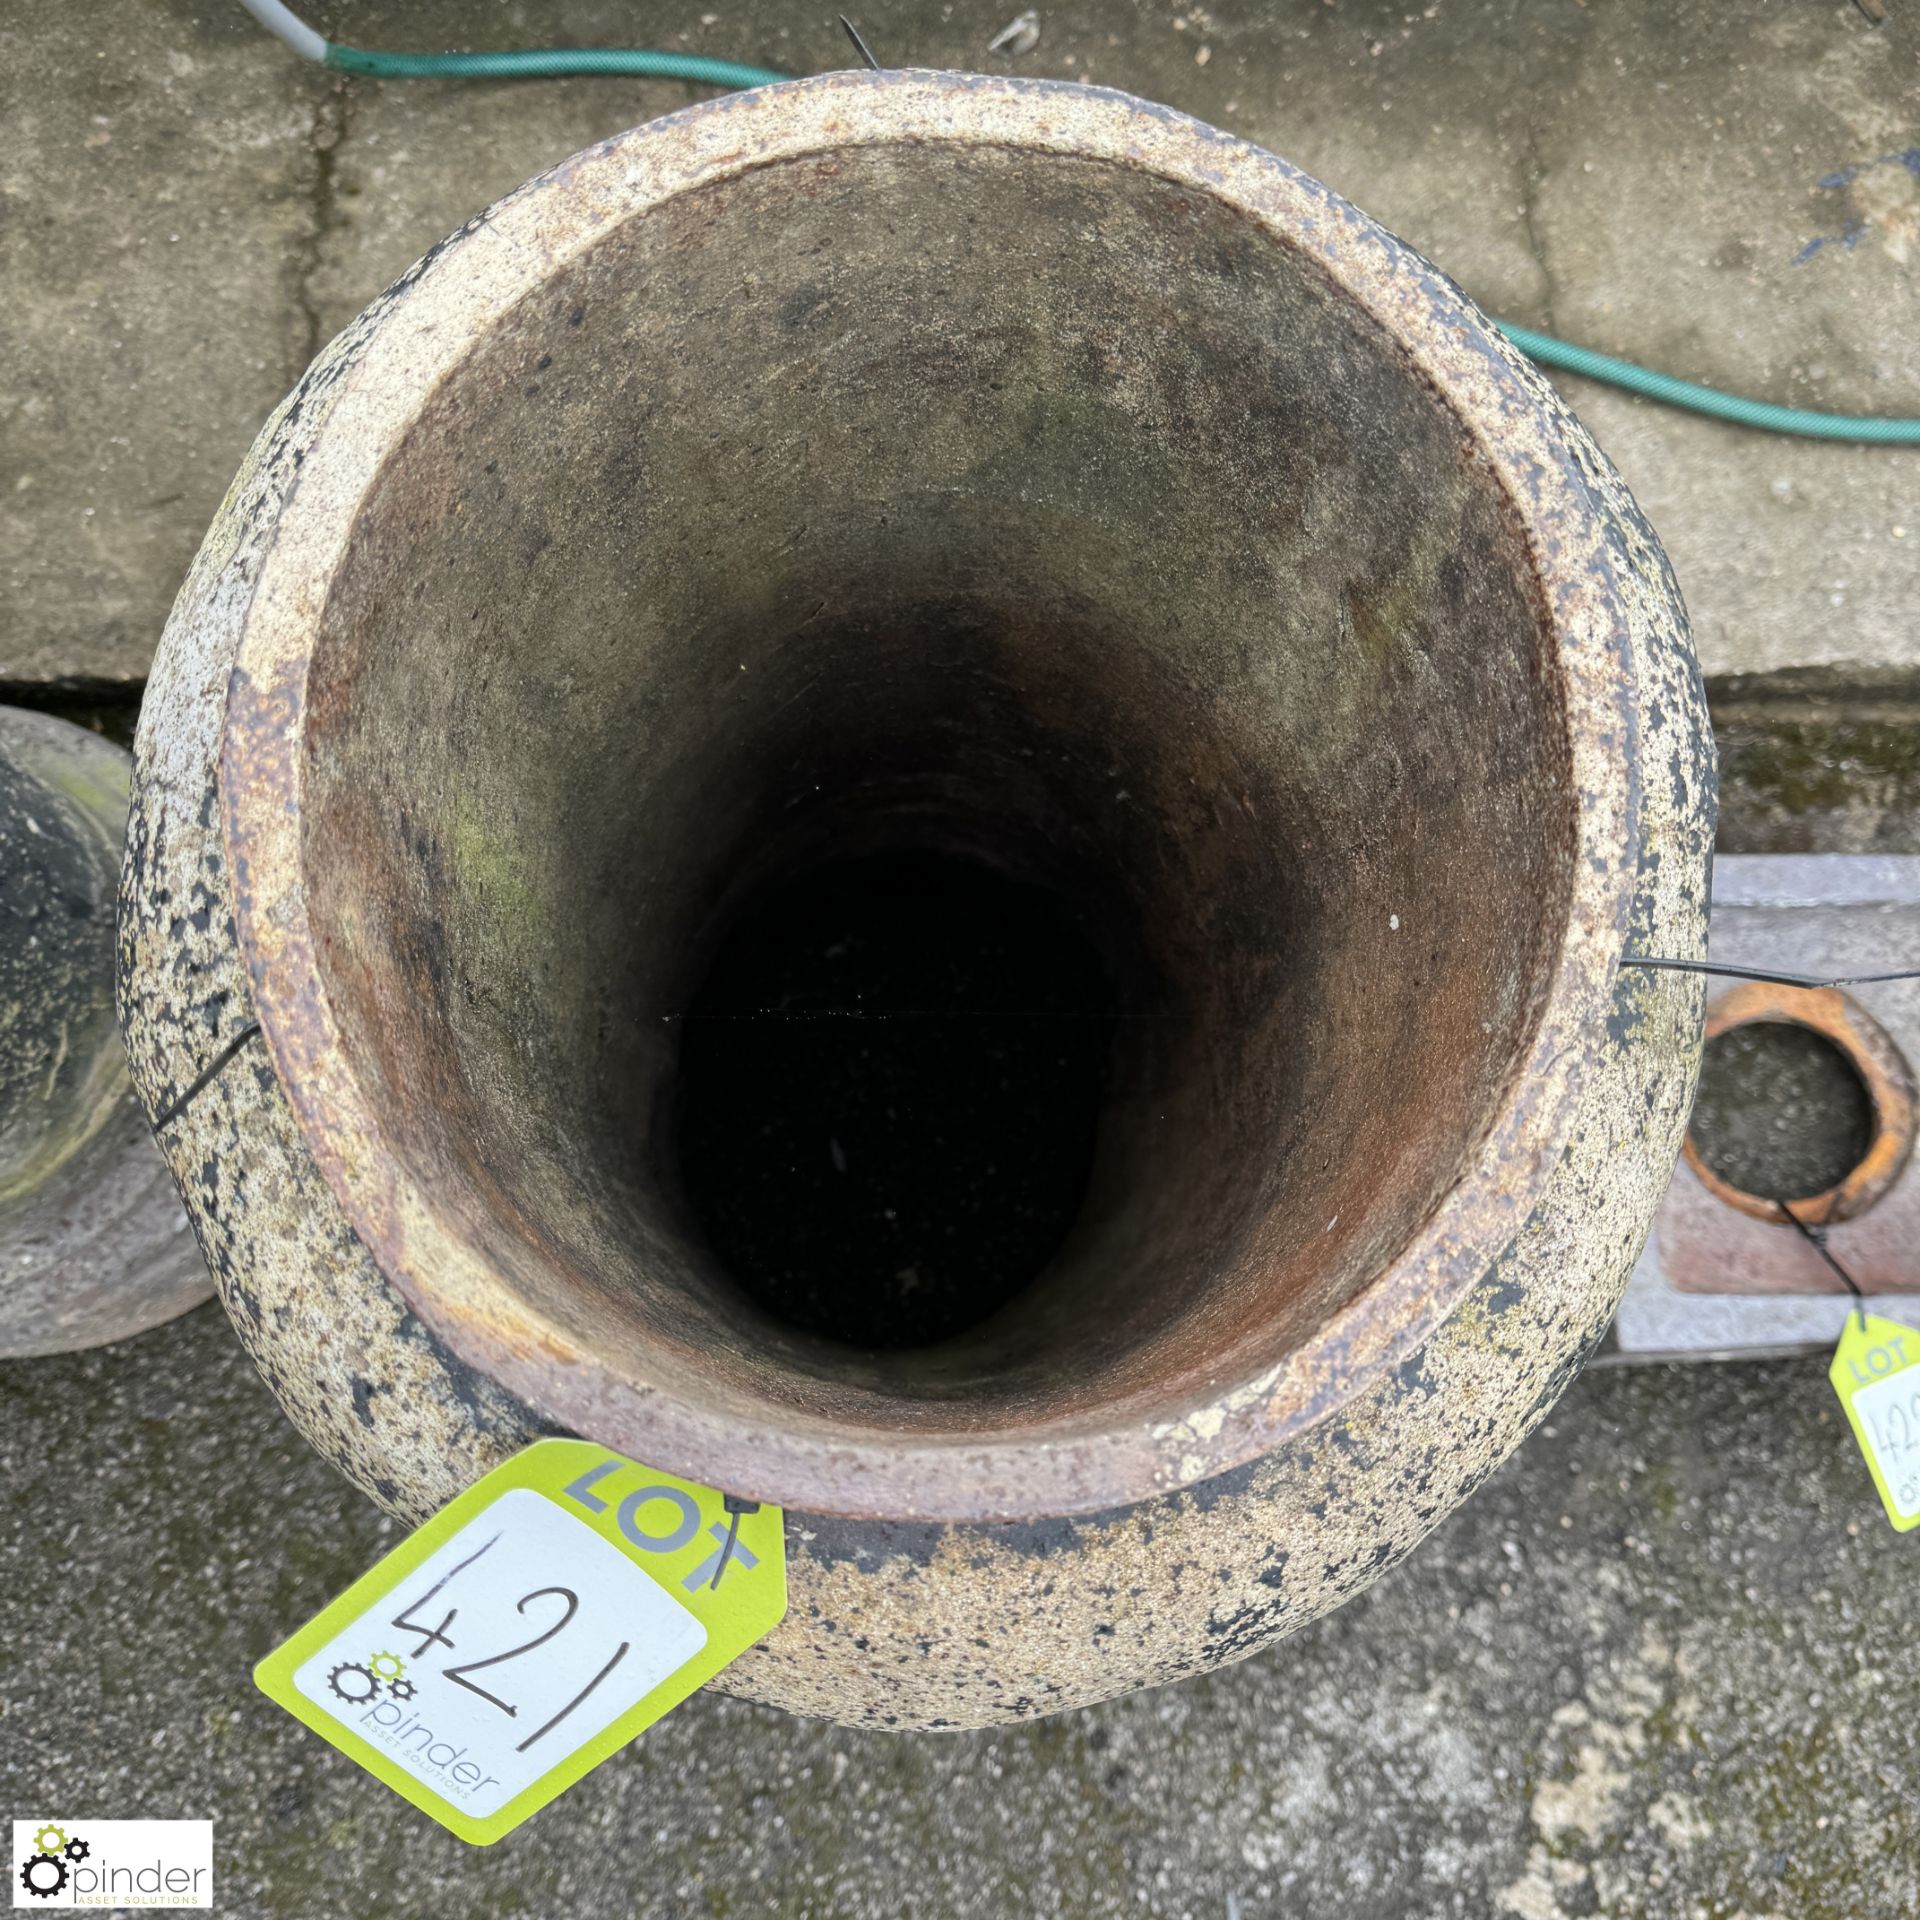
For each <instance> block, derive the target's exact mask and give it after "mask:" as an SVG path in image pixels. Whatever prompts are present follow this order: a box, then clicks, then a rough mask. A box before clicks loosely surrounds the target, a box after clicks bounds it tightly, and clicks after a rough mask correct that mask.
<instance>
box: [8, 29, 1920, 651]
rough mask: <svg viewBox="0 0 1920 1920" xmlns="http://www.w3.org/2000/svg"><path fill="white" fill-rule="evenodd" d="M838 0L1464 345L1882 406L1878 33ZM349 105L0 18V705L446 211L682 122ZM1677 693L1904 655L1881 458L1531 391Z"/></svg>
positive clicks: (616, 87) (242, 54)
mask: <svg viewBox="0 0 1920 1920" xmlns="http://www.w3.org/2000/svg"><path fill="white" fill-rule="evenodd" d="M1017 11H1019V0H940V3H939V4H934V0H860V4H859V6H858V8H857V12H858V17H859V22H860V24H861V26H862V27H863V29H864V30H865V32H866V34H867V37H868V39H869V41H870V42H871V43H872V44H873V46H874V47H875V48H876V49H877V50H878V52H879V55H880V57H881V58H882V59H883V60H886V61H890V62H893V63H896V64H900V65H909V64H918V65H927V66H970V67H984V68H990V69H991V68H998V69H1009V70H1013V71H1018V72H1021V73H1028V74H1037V75H1052V76H1064V77H1071V78H1081V79H1089V80H1092V81H1095V82H1098V83H1100V84H1103V85H1110V86H1117V87H1124V88H1129V89H1131V90H1133V91H1135V92H1138V93H1142V94H1145V95H1148V96H1150V97H1152V98H1155V99H1158V100H1162V101H1165V102H1167V103H1169V104H1171V105H1173V106H1177V107H1181V108H1184V109H1186V110H1188V111H1190V112H1192V113H1195V114H1198V115H1200V116H1201V117H1202V118H1205V119H1207V120H1211V121H1213V122H1216V123H1217V124H1219V125H1220V126H1223V127H1226V128H1228V129H1230V130H1232V131H1233V132H1236V133H1240V134H1244V135H1245V136H1247V137H1248V138H1250V139H1252V140H1255V141H1258V142H1260V143H1261V144H1263V145H1266V146H1269V147H1272V148H1274V149H1275V150H1276V151H1278V152H1280V153H1283V154H1286V155H1287V156H1288V157H1289V158H1291V159H1293V160H1295V161H1297V162H1299V163H1300V164H1301V165H1302V166H1304V167H1306V168H1307V169H1308V171H1310V172H1312V173H1315V174H1317V175H1319V176H1320V177H1321V178H1322V179H1325V180H1327V181H1328V182H1330V183H1331V184H1332V185H1333V186H1335V187H1337V188H1339V189H1340V190H1341V191H1342V192H1344V193H1346V194H1347V195H1348V196H1349V197H1350V198H1351V199H1353V200H1354V201H1356V202H1357V203H1358V204H1359V205H1361V206H1363V207H1365V208H1366V209H1367V210H1368V211H1369V212H1371V213H1373V214H1375V215H1377V216H1378V217H1379V218H1381V219H1382V220H1384V221H1385V222H1386V223H1387V224H1388V225H1389V226H1391V227H1393V228H1394V229H1395V230H1396V231H1397V232H1399V233H1401V234H1402V235H1404V236H1405V237H1406V238H1407V239H1409V240H1411V241H1412V242H1413V243H1414V244H1415V245H1417V246H1419V247H1421V248H1422V249H1424V250H1425V251H1426V252H1428V253H1429V254H1430V255H1431V256H1432V257H1433V258H1434V259H1435V260H1437V261H1438V262H1439V263H1440V264H1441V265H1442V266H1444V267H1446V268H1447V269H1448V270H1449V271H1450V272H1451V273H1452V274H1453V275H1454V277H1455V278H1457V279H1458V280H1460V281H1461V282H1462V284H1463V285H1465V286H1466V288H1467V289H1468V291H1469V292H1471V293H1473V294H1475V295H1477V296H1478V297H1479V298H1480V299H1481V300H1482V301H1483V302H1484V303H1485V304H1486V305H1487V306H1488V307H1489V308H1491V309H1492V310H1493V311H1494V312H1495V313H1497V314H1499V315H1501V316H1503V317H1505V318H1508V319H1511V320H1515V321H1519V322H1522V323H1524V324H1527V325H1532V326H1539V327H1545V328H1547V329H1548V330H1550V331H1553V332H1557V333H1560V334H1562V335H1564V336H1566V337H1568V338H1570V339H1574V340H1578V341H1582V342H1585V343H1587V344H1590V345H1593V346H1596V347H1599V348H1602V349H1605V350H1607V351H1610V352H1615V353H1620V354H1624V355H1626V356H1627V357H1629V358H1632V359H1637V360H1641V361H1643V362H1646V363H1647V364H1650V365H1653V366H1656V367H1660V368H1664V369H1666V370H1668V371H1671V372H1674V373H1678V374H1683V375H1688V376H1691V377H1693V378H1696V379H1701V380H1705V381H1709V382H1715V383H1719V384H1723V385H1726V386H1728V387H1732V388H1737V389H1740V390H1743V391H1746V392H1750V393H1754V394H1758V395H1761V396H1764V397H1766V398H1770V399H1775V400H1780V401H1786V402H1791V403H1793V404H1797V405H1801V406H1812V407H1820V408H1826V409H1831V410H1839V411H1854V412H1881V413H1901V414H1906V415H1920V326H1916V325H1915V324H1914V317H1915V312H1916V288H1917V287H1920V159H1916V155H1920V24H1917V23H1916V22H1915V20H1914V18H1913V17H1912V16H1913V9H1912V8H1911V6H1907V5H1903V4H1900V3H1899V0H1896V6H1895V12H1894V17H1893V18H1892V19H1891V20H1890V21H1889V22H1888V23H1887V24H1886V25H1885V26H1884V27H1882V28H1879V29H1877V30H1876V29H1875V28H1873V27H1872V26H1870V24H1869V23H1868V21H1867V19H1866V18H1865V16H1864V15H1863V14H1862V13H1861V12H1860V11H1859V10H1858V8H1857V6H1856V5H1855V4H1853V0H1795V3H1794V4H1792V5H1784V4H1782V5H1774V6H1770V7H1766V8H1755V7H1754V6H1752V5H1750V4H1746V3H1745V0H1700V3H1698V4H1690V5H1687V6H1674V5H1672V4H1670V0H1612V4H1609V5H1606V6H1597V5H1589V4H1587V0H1214V4H1212V5H1209V6H1200V5H1187V4H1184V0H1136V4H1122V3H1121V0H1060V4H1043V5H1042V7H1041V27H1042V30H1041V37H1040V40H1039V43H1038V45H1037V46H1036V47H1035V48H1034V49H1033V50H1032V52H1031V53H1029V54H1027V55H1025V56H1024V57H1022V58H1020V59H1018V60H1010V59H1009V58H1007V56H1005V55H996V54H989V53H988V51H987V42H988V41H989V40H990V39H991V38H992V37H993V35H994V34H995V32H996V31H997V30H998V29H999V28H1000V27H1001V26H1003V25H1004V24H1005V23H1006V20H1007V19H1008V18H1009V17H1010V16H1011V15H1012V14H1014V13H1015V12H1017ZM313 12H314V18H315V19H316V21H317V22H318V23H320V24H321V25H322V26H323V28H324V30H325V31H327V32H328V33H329V35H330V36H331V37H332V38H335V39H338V40H344V41H347V42H349V43H352V42H356V41H357V42H360V43H361V44H366V45H373V46H383V47H425V48H433V47H445V46H449V45H463V46H487V47H494V46H516V45H540V44H551V43H567V42H572V43H574V44H592V43H595V42H599V43H603V44H605V43H609V42H611V43H613V44H621V43H631V41H632V40H633V38H634V37H635V36H636V35H640V36H641V37H642V39H643V40H644V41H645V42H646V43H648V44H652V45H657V46H662V47H669V48H690V49H696V50H698V51H702V52H708V53H715V54H722V55H729V56H732V57H735V58H740V59H747V60H754V61H760V62H767V63H772V64H775V65H778V66H782V67H784V68H788V69H791V70H793V71H795V72H809V71H816V70H819V69H822V68H828V67H836V66H843V65H846V64H848V61H849V58H850V56H849V54H848V50H847V46H846V43H845V41H844V39H843V38H842V36H841V33H840V29H839V27H838V26H837V25H836V24H835V22H834V18H833V13H832V11H831V10H830V9H827V8H822V9H820V10H818V11H810V10H806V9H799V10H796V9H794V8H792V7H789V6H785V5H782V4H779V0H650V4H649V5H648V6H646V7H645V8H643V9H638V10H636V9H635V8H633V7H632V6H630V5H627V4H622V3H621V0H566V3H565V4H563V5H560V6H549V5H539V6H536V5H531V4H525V3H524V0H409V3H408V4H407V5H404V6H402V5H399V4H395V0H381V3H378V4H376V3H373V0H364V3H361V4H352V5H319V6H316V7H315V8H314V9H313ZM697 91H698V90H696V89H692V88H688V87H684V86H680V85H676V84H670V83H643V82H635V81H627V80H618V79H594V80H583V79H574V80H563V81H539V82H494V83H484V84H476V83H472V82H456V81H395V82H370V81H364V80H355V81H348V80H344V79H342V78H339V77H337V76H333V75H329V74H328V73H325V72H323V71H321V70H320V69H318V68H315V67H311V66H307V65H303V64H302V63H300V62H298V61H296V60H295V59H294V58H293V57H292V56H291V55H289V54H288V53H287V52H286V51H285V50H284V49H283V48H281V47H280V46H278V45H277V44H276V43H275V42H273V41H271V40H269V39H268V38H267V37H266V36H265V35H264V34H262V33H261V32H259V31H258V30H257V29H256V28H255V27H254V26H253V24H252V23H251V22H250V21H249V20H248V19H246V18H245V16H244V15H242V14H241V12H240V10H239V8H238V7H237V6H236V5H234V4H232V3H231V0H63V4H61V5H60V6H58V7H24V6H23V7H13V8H9V9H7V10H6V11H5V13H4V14H3V15H0V209H4V211H3V212H0V222H3V223H4V224H3V225H0V232H3V233H4V234H5V242H4V247H0V367H4V368H5V369H6V373H5V377H4V380H0V683H4V682H7V681H20V680H29V681H34V680H46V679H55V678H72V677H88V676H94V677H102V678H108V679H121V680H124V679H132V678H137V677H138V676H140V675H141V674H142V673H143V672H144V670H145V667H146V663H147V660H148V658H149V657H150V655H151V652H152V649H153V645H154V642H155V639H156V637H157V635H158V633H159V630H160V626H161V623H162V621H163V619H164V618H165V614H166V609H167V606H168V604H169V602H170V600H171V598H172V595H173V592H174V589H175V587H176V586H177V584H178V582H179V580H180V577H181V575H182V573H183V572H184V571H185V568H186V564H187V561H188V559H189V558H190V557H191V555H192V553H193V550H194V548H195V546H196V545H197V544H198V541H199V538H200V535H201V533H202V532H203V531H204V529H205V527H206V525H207V522H208V520H209V519H210V518H211V516H212V513H213V510H214V507H215V506H216V505H217V504H218V501H219V498H220V495H221V493H222V491H223V490H224V488H225V486H226V483H227V481H228V479H229V478H230V477H231V475H232V473H233V471H234V468H235V466H236V464H237V463H238V460H239V458H240V455H241V453H242V451H243V450H244V448H245V446H246V444H247V442H248V441H249V439H250V438H251V437H252V435H253V433H254V432H255V431H256V429H257V428H258V426H259V425H260V423H261V421H262V420H263V419H264V418H265V416H266V414H267V412H268V410H269V409H270V408H271V406H272V405H273V403H274V402H275V401H276V400H277V399H278V398H279V397H280V395H281V394H282V393H284V392H285V391H286V390H287V388H288V387H289V386H291V385H292V383H293V381H294V379H295V378H296V377H297V375H298V374H299V372H300V370H301V369H302V368H303V367H304V366H305V365H306V363H307V361H308V360H309V359H310V358H311V357H312V355H313V353H314V352H315V351H316V350H317V349H318V347H319V346H320V345H321V344H322V343H323V342H324V341H326V340H327V339H328V338H329V337H330V336H331V335H332V334H333V333H334V332H335V331H336V330H337V329H338V328H339V327H341V326H342V325H343V324H344V323H345V322H346V321H347V320H348V319H349V318H351V316H352V315H353V314H354V313H355V312H356V311H357V310H358V309H359V308H360V307H361V306H362V305H364V304H365V303H366V301H367V300H368V299H369V298H370V297H371V296H372V295H373V294H374V293H375V292H377V291H378V290H379V289H380V288H381V287H382V286H384V285H385V284H386V283H387V282H388V281H390V280H391V279H393V278H394V277H395V276H396V275H397V274H398V273H399V272H400V271H401V270H402V269H404V268H405V267H406V266H407V265H408V264H409V263H410V262H411V261H412V260H413V259H414V258H416V257H417V256H418V255H419V254H420V253H422V252H423V251H424V250H425V249H426V248H427V247H428V246H429V245H431V244H432V243H433V242H434V241H436V240H438V239H440V238H441V237H442V236H443V235H444V234H446V233H447V232H448V231H450V230H451V229H452V228H453V227H454V226H456V225H457V224H458V223H459V222H460V221H462V220H464V219H465V218H466V217H467V216H468V215H469V214H471V213H473V212H475V211H476V210H478V209H479V208H481V207H483V206H485V205H486V204H487V203H488V202H490V201H491V200H493V199H495V198H497V197H498V196H499V195H500V194H502V193H504V192H506V191H508V190H509V189H510V188H512V187H514V186H517V185H518V184H519V183H520V182H521V181H522V180H524V179H526V178H528V177H529V176H531V175H532V174H535V173H537V172H540V171H541V170H542V169H544V168H546V167H548V166H551V165H552V164H554V163H555V162H556V161H558V160H561V159H563V158H564V157H565V156H566V155H567V154H569V153H572V152H574V151H575V150H577V149H578V148H580V147H582V146H584V145H586V144H587V143H588V142H590V141H593V140H596V139H599V138H601V137H603V136H605V135H607V134H609V133H612V132H615V131H617V130H618V129H620V128H622V127H626V126H630V125H633V124H635V123H637V122H639V121H643V120H647V119H650V118H652V117H653V116H655V115H657V114H660V113H663V112H667V111H669V110H670V109H672V108H674V107H677V106H680V105H682V104H684V103H685V102H686V101H688V100H690V99H692V98H695V97H697ZM1570 391H1571V392H1572V394H1573V397H1574V399H1575V402H1576V404H1577V405H1578V406H1579V408H1580V410H1581V411H1582V413H1583V414H1584V415H1585V416H1586V418H1587V419H1588V422H1589V424H1590V425H1591V426H1592V427H1593V428H1594V430H1595V432H1596V434H1597V436H1598V438H1599V439H1600V441H1601V443H1602V444H1603V445H1604V446H1606V447H1607V448H1608V449H1609V451H1611V452H1612V453H1613V455H1614V456H1615V458H1616V459H1617V460H1618V461H1619V462H1620V464H1621V466H1622V467H1623V469H1624V470H1625V472H1626V474H1627V477H1628V479H1629V481H1630V482H1631V483H1632V484H1633V486H1634V487H1635V489H1636V491H1637V492H1638V493H1639V496H1640V498H1641V501H1642V503H1643V505H1645V507H1646V508H1647V510H1648V512H1649V513H1650V515H1651V517H1652V519H1653V521H1654V524H1655V525H1656V526H1657V527H1658V528H1659V529H1660V531H1661V533H1662V535H1663V537H1664V538H1665V540H1666V542H1667V544H1668V547H1669V549H1670V550H1671V552H1672V554H1673V557H1674V560H1675V562H1676V564H1677V567H1678V570H1679V575H1680V579H1681V583H1682V586H1683V587H1684V589H1685V591H1686V594H1687V598H1688V601H1689V603H1690V604H1691V606H1692V608H1693V612H1694V617H1695V621H1696V625H1697V628H1698V632H1699V638H1700V649H1701V654H1702V658H1703V660H1704V662H1705V664H1706V667H1707V670H1708V672H1709V673H1710V674H1713V675H1723V674H1733V673H1755V672H1776V671H1779V670H1782V669H1787V668H1795V667H1800V668H1804V667H1808V666H1838V667H1845V668H1848V669H1851V670H1855V671H1856V672H1857V671H1858V670H1861V669H1870V668H1873V667H1888V666H1910V665H1912V664H1913V663H1914V660H1915V658H1916V654H1920V638H1917V637H1916V629H1915V625H1914V622H1913V619H1912V608H1913V607H1914V605H1915V604H1916V603H1917V602H1920V450H1911V449H1910V450H1906V451H1895V450H1888V449H1871V448H1861V447H1843V446H1820V445H1814V444H1809V443H1797V442H1786V441H1781V440H1776V439H1770V438H1767V437H1764V436H1761V435H1756V434H1751V433H1746V432H1743V431H1740V430H1738V429H1735V428H1730V427H1723V426H1717V425H1714V424H1711V423H1709V422H1705V421H1700V420H1693V419H1689V418H1686V417H1683V416H1680V415H1677V414H1674V413H1672V412H1669V411H1665V410H1662V409H1659V408H1655V407H1653V406H1650V405H1648V404H1646V403H1644V402H1641V401H1637V400H1633V399H1629V398H1627V397H1625V396H1623V395H1617V394H1613V393H1609V392H1605V391H1602V390H1599V389H1595V388H1592V387H1590V386H1587V385H1584V384H1581V383H1573V384H1571V386H1570Z"/></svg>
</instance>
